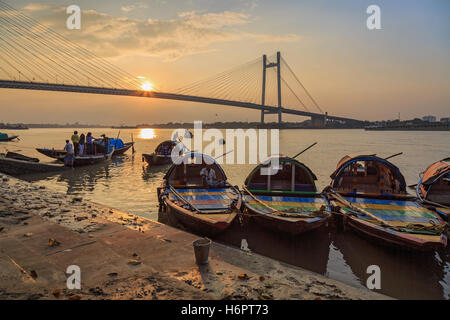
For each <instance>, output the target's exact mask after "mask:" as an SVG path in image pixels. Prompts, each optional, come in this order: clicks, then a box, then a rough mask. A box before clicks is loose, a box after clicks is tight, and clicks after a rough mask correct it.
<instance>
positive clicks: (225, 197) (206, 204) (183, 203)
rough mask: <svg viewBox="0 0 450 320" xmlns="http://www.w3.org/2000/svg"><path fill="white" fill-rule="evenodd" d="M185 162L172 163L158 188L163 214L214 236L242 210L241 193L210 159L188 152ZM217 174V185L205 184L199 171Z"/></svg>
mask: <svg viewBox="0 0 450 320" xmlns="http://www.w3.org/2000/svg"><path fill="white" fill-rule="evenodd" d="M183 159H184V160H183V163H180V164H173V165H172V166H171V167H170V168H169V170H168V171H167V173H166V175H165V176H164V182H163V186H162V187H161V188H158V199H159V203H160V211H162V212H163V213H166V214H167V216H168V218H169V220H170V219H171V218H174V219H175V220H176V221H177V222H179V223H181V224H182V225H183V226H184V227H186V228H188V229H189V230H191V231H193V232H195V233H198V234H200V235H207V236H214V235H216V234H218V233H220V232H222V231H224V230H225V229H227V228H228V227H229V226H230V225H231V223H232V222H233V220H234V219H235V218H236V215H237V214H238V212H239V210H240V207H241V203H242V200H241V194H240V192H239V190H238V189H237V188H236V187H233V186H231V185H230V184H229V183H228V182H227V177H226V175H225V172H224V171H223V170H222V168H221V167H220V166H219V164H218V163H217V162H216V161H215V160H214V159H213V158H211V157H209V156H207V155H203V154H200V153H192V152H191V153H187V154H185V155H184V157H183ZM207 164H209V167H210V168H211V169H212V170H214V171H215V174H216V177H217V179H216V181H217V183H216V184H214V185H213V186H211V185H208V184H207V183H205V182H204V181H203V179H202V177H201V175H200V171H201V170H202V169H203V168H205V167H207Z"/></svg>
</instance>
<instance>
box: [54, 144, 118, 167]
mask: <svg viewBox="0 0 450 320" xmlns="http://www.w3.org/2000/svg"><path fill="white" fill-rule="evenodd" d="M113 153H114V147H113V148H112V150H111V151H110V152H109V153H100V154H95V155H82V156H80V155H77V156H75V157H74V159H73V166H74V167H80V166H87V165H92V164H96V163H100V162H103V161H106V160H109V159H111V157H112V155H113ZM65 158H66V155H63V156H60V157H58V158H57V160H59V161H61V162H65Z"/></svg>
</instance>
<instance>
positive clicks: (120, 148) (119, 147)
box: [94, 138, 134, 156]
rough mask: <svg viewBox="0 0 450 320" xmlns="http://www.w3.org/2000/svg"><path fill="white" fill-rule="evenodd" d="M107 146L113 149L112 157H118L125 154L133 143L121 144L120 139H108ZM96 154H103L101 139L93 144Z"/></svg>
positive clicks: (103, 147)
mask: <svg viewBox="0 0 450 320" xmlns="http://www.w3.org/2000/svg"><path fill="white" fill-rule="evenodd" d="M108 141H109V146H110V147H114V153H113V156H119V155H122V154H124V153H125V152H127V151H128V150H129V149H130V148H131V147H132V146H133V145H134V142H125V143H124V142H123V141H122V140H121V139H112V138H110V139H108ZM94 143H95V147H96V150H97V152H99V153H104V152H105V145H104V142H103V140H102V139H99V140H97V141H95V142H94Z"/></svg>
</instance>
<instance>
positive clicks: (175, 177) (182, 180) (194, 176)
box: [164, 152, 227, 186]
mask: <svg viewBox="0 0 450 320" xmlns="http://www.w3.org/2000/svg"><path fill="white" fill-rule="evenodd" d="M182 158H183V161H182V162H181V163H180V164H172V166H171V167H170V168H169V170H168V171H167V173H166V175H165V176H164V180H166V181H167V182H168V183H169V185H172V186H202V185H203V180H202V176H201V175H200V171H201V170H202V169H203V168H205V167H207V166H208V165H211V166H212V169H213V170H214V171H215V173H216V180H217V181H223V182H225V181H227V177H226V175H225V172H224V171H223V169H222V167H221V166H220V165H219V164H218V163H217V162H216V160H214V159H213V158H212V157H210V156H208V155H205V154H202V153H196V152H188V153H186V154H184V156H183V157H182Z"/></svg>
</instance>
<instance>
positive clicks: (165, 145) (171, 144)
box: [155, 140, 177, 155]
mask: <svg viewBox="0 0 450 320" xmlns="http://www.w3.org/2000/svg"><path fill="white" fill-rule="evenodd" d="M176 145H177V142H176V141H173V140H166V141H163V142H161V143H160V144H158V146H157V147H156V149H155V153H156V154H160V155H170V154H171V152H172V149H173V148H175V146H176Z"/></svg>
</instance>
